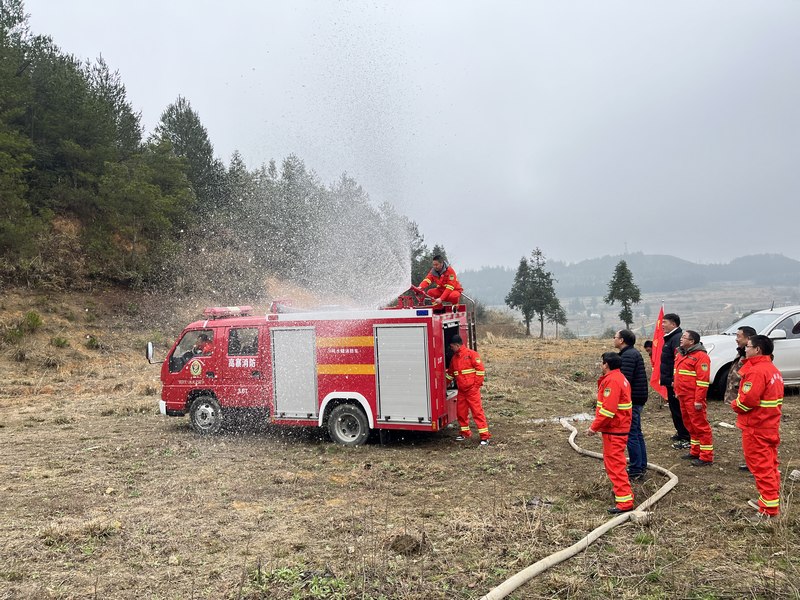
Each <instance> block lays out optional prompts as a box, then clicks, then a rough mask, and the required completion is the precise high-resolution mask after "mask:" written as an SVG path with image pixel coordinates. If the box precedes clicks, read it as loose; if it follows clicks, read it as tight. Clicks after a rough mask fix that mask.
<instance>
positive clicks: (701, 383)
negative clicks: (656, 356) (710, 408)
mask: <svg viewBox="0 0 800 600" xmlns="http://www.w3.org/2000/svg"><path fill="white" fill-rule="evenodd" d="M674 374H675V378H674V380H673V382H672V389H673V390H675V395H676V396H677V397H678V398H680V399H681V400H683V399H685V400H687V401H691V402H692V403H695V402H699V403H701V404H704V405H705V403H706V396H707V395H708V382H709V379H710V377H711V359H710V358H709V357H708V354H706V353H705V351H704V350H693V351H692V352H689V353H688V354H683V353H682V352H681V351H680V350H679V351H678V352H676V353H675V371H674Z"/></svg>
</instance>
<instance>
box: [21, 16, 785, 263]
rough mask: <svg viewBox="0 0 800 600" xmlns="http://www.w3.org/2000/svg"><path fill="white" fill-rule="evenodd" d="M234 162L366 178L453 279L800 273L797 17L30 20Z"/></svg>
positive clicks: (152, 113) (146, 118) (149, 114)
mask: <svg viewBox="0 0 800 600" xmlns="http://www.w3.org/2000/svg"><path fill="white" fill-rule="evenodd" d="M25 5H26V10H27V12H28V13H30V16H31V19H30V23H31V27H32V29H33V31H34V32H35V33H43V34H49V35H51V36H52V37H53V38H54V41H55V42H56V44H58V45H59V46H60V47H61V48H62V49H63V50H65V51H67V52H71V53H73V54H76V55H77V56H80V57H82V58H96V57H97V56H99V55H100V54H102V55H103V57H104V58H105V59H106V61H107V62H108V64H109V65H110V66H111V68H112V69H116V70H119V72H120V74H121V76H122V80H123V81H124V83H125V85H126V87H127V90H128V97H129V100H130V101H131V103H132V105H133V106H134V108H135V109H136V110H140V111H141V113H142V120H143V124H144V125H145V127H146V129H147V132H148V133H149V132H150V131H152V129H153V127H154V126H155V125H156V123H157V121H158V119H159V117H160V115H161V112H162V111H163V110H164V108H166V106H167V105H168V104H169V103H171V102H173V101H174V100H175V99H176V98H177V96H178V95H182V96H184V97H186V98H187V99H188V100H189V101H190V102H191V104H192V106H193V107H194V109H195V110H196V111H197V112H198V113H199V115H200V118H201V120H202V122H203V124H204V125H205V126H206V128H207V129H208V132H209V136H210V138H211V141H212V142H213V144H214V148H215V151H216V153H217V155H218V156H219V157H220V158H222V159H223V160H224V161H225V162H226V163H227V162H228V160H229V159H230V156H231V154H232V153H233V151H234V150H237V149H238V150H239V151H240V153H241V154H242V155H243V157H244V158H245V161H246V162H247V164H248V165H249V166H250V167H251V168H255V167H257V166H259V165H260V164H261V163H263V162H266V161H268V160H269V159H271V158H275V159H276V160H278V161H280V160H281V159H282V158H284V157H285V156H287V155H288V154H290V153H295V154H297V155H298V156H300V157H301V158H302V159H303V160H304V161H305V162H306V165H307V166H308V167H310V168H313V169H314V170H315V171H316V172H317V174H318V175H319V177H320V178H321V180H322V181H323V182H332V181H334V180H335V179H337V178H338V177H339V176H340V175H341V173H343V172H347V173H348V174H350V175H351V176H352V177H354V178H355V179H356V180H357V181H359V182H360V183H361V184H362V186H363V187H364V188H365V189H366V190H367V191H368V192H369V194H370V196H371V198H372V199H373V201H375V202H376V203H380V202H382V201H389V202H391V203H392V204H394V205H395V206H396V207H397V208H398V210H399V211H400V212H402V213H403V214H405V215H407V216H408V217H409V218H411V219H413V220H415V221H417V223H418V224H419V226H420V230H421V232H422V233H423V235H424V237H425V240H426V242H427V243H428V244H429V245H430V246H432V245H433V244H434V243H441V244H443V245H444V246H445V248H446V249H447V251H448V254H449V255H450V258H451V261H452V262H453V263H454V265H455V266H456V268H457V269H458V268H460V269H464V268H478V267H480V266H482V265H506V266H512V267H516V265H517V264H518V262H519V259H520V257H521V256H522V255H527V254H529V253H530V251H531V250H532V249H533V248H534V247H535V246H539V247H541V248H542V250H544V252H545V254H546V256H547V257H548V258H549V259H552V260H567V261H573V262H574V261H579V260H582V259H585V258H593V257H596V256H602V255H606V254H620V253H623V252H625V251H626V250H627V251H630V252H635V251H643V252H645V253H657V254H673V255H676V256H680V257H682V258H686V259H689V260H694V261H698V262H720V261H725V262H726V261H728V260H730V259H731V258H734V257H736V256H741V255H744V254H754V253H762V252H777V253H783V254H785V255H787V256H790V257H792V258H795V259H800V231H798V227H797V224H798V222H800V0H781V1H772V0H759V1H757V0H702V1H698V0H684V1H681V0H670V1H669V2H664V1H662V2H655V1H652V2H641V1H640V0H630V1H618V2H615V1H609V0H602V1H597V0H586V1H569V0H547V1H543V0H536V1H531V0H529V1H526V2H502V1H493V2H488V1H486V2H476V1H468V0H466V1H465V0H450V1H447V2H433V1H430V0H423V1H409V0H402V1H401V0H396V1H394V2H382V1H377V0H373V1H370V2H362V1H358V2H334V1H332V0H320V1H315V2H311V1H305V2H302V1H296V0H282V1H279V2H278V1H266V0H262V1H256V0H251V1H249V2H241V1H235V0H229V2H227V3H224V4H223V3H220V2H210V1H199V0H159V1H158V2H156V1H153V0H139V1H138V2H131V1H130V0H126V1H125V2H122V1H118V0H103V1H102V2H98V1H96V0H70V1H69V2H65V1H63V0H27V1H26V4H25Z"/></svg>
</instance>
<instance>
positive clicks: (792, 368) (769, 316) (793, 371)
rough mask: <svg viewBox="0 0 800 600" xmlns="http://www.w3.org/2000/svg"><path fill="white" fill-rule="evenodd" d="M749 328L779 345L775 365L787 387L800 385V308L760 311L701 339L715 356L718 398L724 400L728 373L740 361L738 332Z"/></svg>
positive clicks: (713, 373) (713, 370) (713, 377)
mask: <svg viewBox="0 0 800 600" xmlns="http://www.w3.org/2000/svg"><path fill="white" fill-rule="evenodd" d="M745 325H749V326H750V327H752V328H753V329H755V330H756V331H757V332H758V333H760V334H762V335H766V336H768V337H769V338H770V339H772V341H773V342H774V343H775V352H774V355H775V366H776V367H778V369H779V370H780V372H781V373H782V374H783V381H784V383H785V384H786V385H800V306H786V307H783V308H773V309H768V310H760V311H758V312H754V313H753V314H750V315H747V316H746V317H744V318H743V319H740V320H738V321H736V323H734V324H733V325H731V326H730V327H728V328H727V329H726V330H725V331H723V332H722V333H721V334H719V335H704V336H703V337H702V339H701V340H700V341H701V342H703V345H704V346H705V347H706V352H708V355H709V356H710V357H711V383H712V386H713V387H712V392H713V394H714V396H716V397H719V398H721V397H722V396H723V394H724V393H725V386H726V384H727V382H728V371H729V370H730V368H731V364H732V363H733V361H734V359H735V358H736V331H737V330H738V329H739V327H744V326H745Z"/></svg>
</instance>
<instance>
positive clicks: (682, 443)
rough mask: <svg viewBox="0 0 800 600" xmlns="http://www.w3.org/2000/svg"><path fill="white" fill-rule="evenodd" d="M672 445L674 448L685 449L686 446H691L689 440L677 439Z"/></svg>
mask: <svg viewBox="0 0 800 600" xmlns="http://www.w3.org/2000/svg"><path fill="white" fill-rule="evenodd" d="M672 447H673V448H675V450H686V449H687V448H691V447H692V444H691V443H690V442H689V440H678V441H677V442H675V443H674V444H672Z"/></svg>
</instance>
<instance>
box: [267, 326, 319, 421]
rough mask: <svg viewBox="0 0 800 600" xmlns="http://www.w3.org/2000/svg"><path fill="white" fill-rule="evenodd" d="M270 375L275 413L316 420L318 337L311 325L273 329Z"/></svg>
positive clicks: (317, 407) (287, 417)
mask: <svg viewBox="0 0 800 600" xmlns="http://www.w3.org/2000/svg"><path fill="white" fill-rule="evenodd" d="M270 335H271V336H272V376H273V382H274V388H273V389H274V402H275V412H274V415H273V417H276V418H279V419H315V418H317V415H318V414H319V400H318V398H317V337H316V332H315V331H314V328H313V327H299V328H291V329H281V328H277V327H276V328H272V329H271V330H270Z"/></svg>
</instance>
